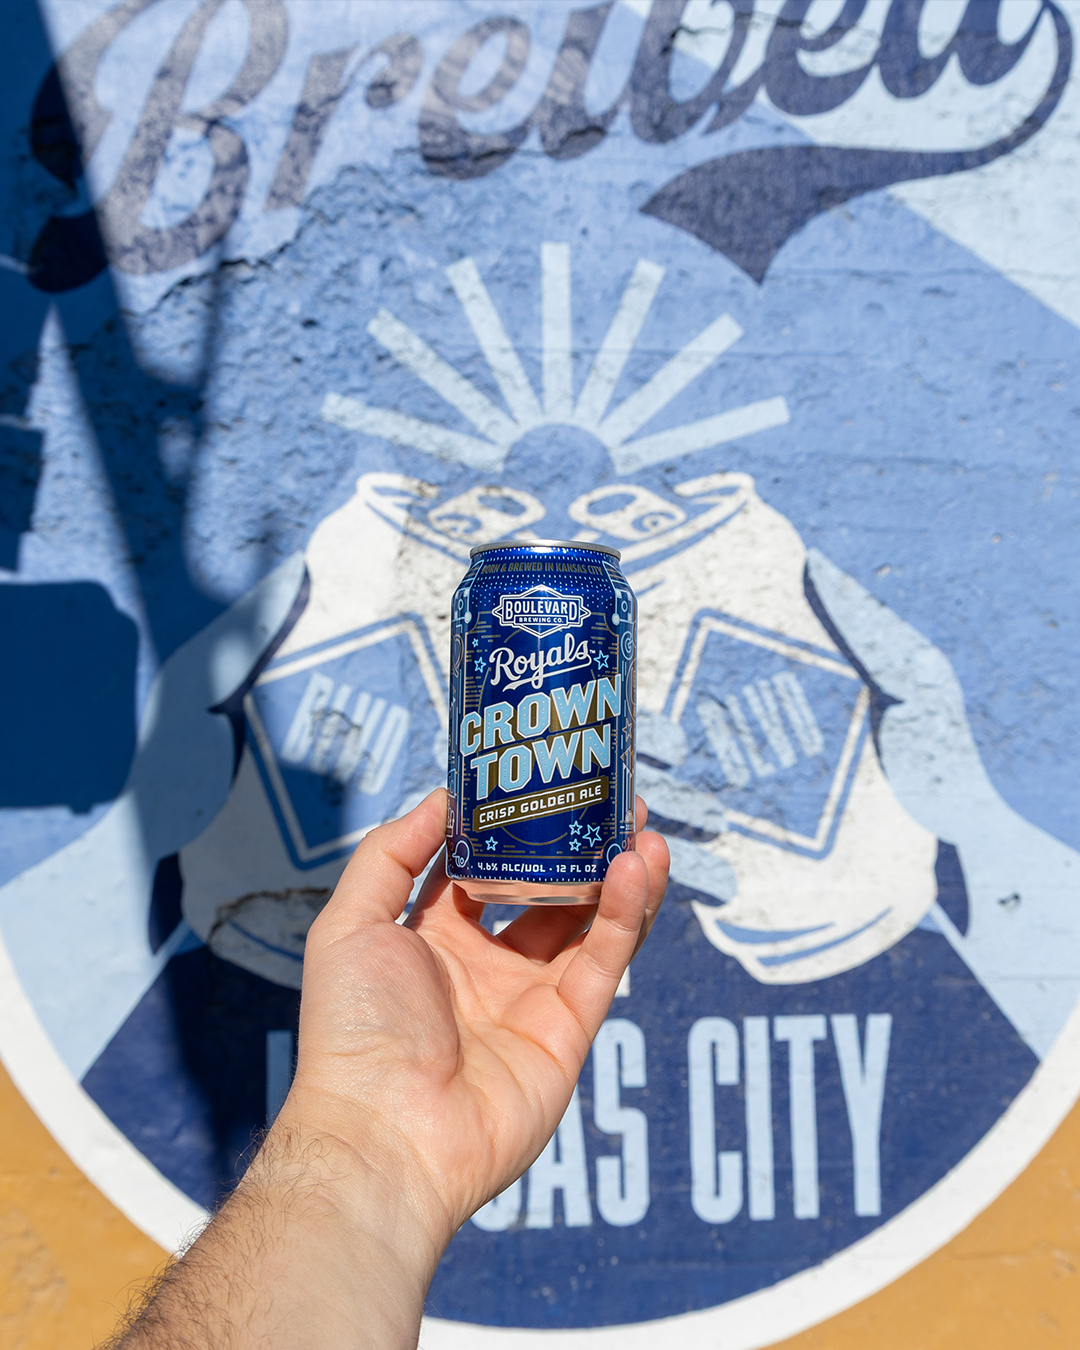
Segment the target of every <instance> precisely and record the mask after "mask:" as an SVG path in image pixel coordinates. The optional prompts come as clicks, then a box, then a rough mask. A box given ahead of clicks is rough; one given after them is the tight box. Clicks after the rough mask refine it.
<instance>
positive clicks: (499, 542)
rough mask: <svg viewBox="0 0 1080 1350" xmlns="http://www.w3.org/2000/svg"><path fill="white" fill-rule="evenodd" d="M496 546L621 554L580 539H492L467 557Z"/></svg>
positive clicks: (486, 551)
mask: <svg viewBox="0 0 1080 1350" xmlns="http://www.w3.org/2000/svg"><path fill="white" fill-rule="evenodd" d="M496 548H533V549H540V550H544V549H549V548H573V549H577V550H579V551H580V552H584V553H606V554H607V555H608V557H610V558H614V559H615V561H616V562H619V561H620V560H621V558H622V554H621V553H620V552H619V550H618V549H617V548H611V547H610V546H609V545H608V544H587V543H585V541H584V540H582V539H494V540H492V542H491V543H490V544H476V545H474V546H473V547H472V548H471V549H469V557H470V558H475V557H476V555H477V554H478V553H490V552H491V550H492V549H496Z"/></svg>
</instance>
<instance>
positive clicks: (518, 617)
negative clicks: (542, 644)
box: [491, 586, 590, 637]
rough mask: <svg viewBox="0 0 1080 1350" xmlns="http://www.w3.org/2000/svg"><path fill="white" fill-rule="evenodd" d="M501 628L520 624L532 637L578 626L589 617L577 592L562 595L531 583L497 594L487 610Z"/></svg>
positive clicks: (583, 601) (547, 587) (516, 626)
mask: <svg viewBox="0 0 1080 1350" xmlns="http://www.w3.org/2000/svg"><path fill="white" fill-rule="evenodd" d="M491 612H492V614H493V615H494V616H495V618H496V619H498V621H499V622H500V623H501V624H502V626H503V627H504V628H520V629H522V630H523V631H524V632H526V633H532V634H533V635H534V636H535V637H546V636H547V634H548V633H558V632H560V631H561V630H562V629H563V628H579V627H580V626H581V624H582V622H583V621H584V620H585V619H587V618H588V617H589V614H590V611H589V610H587V609H586V608H585V600H584V597H583V596H580V595H564V594H563V593H562V592H561V591H556V590H552V588H551V587H550V586H532V587H530V589H529V590H527V591H518V592H517V593H516V594H513V595H500V596H499V603H498V604H497V605H496V606H495V608H494V609H493V610H492V611H491Z"/></svg>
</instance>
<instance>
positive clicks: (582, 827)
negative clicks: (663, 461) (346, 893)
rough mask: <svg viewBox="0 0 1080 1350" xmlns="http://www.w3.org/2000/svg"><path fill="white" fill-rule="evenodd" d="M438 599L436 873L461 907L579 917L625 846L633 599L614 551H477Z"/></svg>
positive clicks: (565, 545)
mask: <svg viewBox="0 0 1080 1350" xmlns="http://www.w3.org/2000/svg"><path fill="white" fill-rule="evenodd" d="M469 557H470V566H469V570H468V572H466V574H465V577H464V578H463V580H462V582H461V585H460V586H459V587H458V589H457V591H456V592H455V594H454V603H453V612H452V615H451V628H450V756H449V773H448V778H447V786H448V788H449V791H450V804H449V808H448V813H447V822H446V871H447V874H448V875H449V876H450V877H451V878H452V879H453V880H454V881H456V882H458V883H459V884H460V885H461V886H462V887H464V889H465V891H466V892H467V893H468V894H469V895H470V896H471V897H472V898H473V899H474V900H481V901H488V902H496V903H502V904H519V905H535V904H578V903H581V904H588V903H594V902H595V901H596V899H597V897H598V896H599V894H600V885H601V883H602V881H603V879H604V875H605V874H606V872H607V869H608V864H609V863H610V862H611V860H612V858H614V857H615V856H616V855H617V854H619V853H622V852H623V850H624V849H629V848H632V847H633V841H634V702H635V694H636V687H635V670H636V653H637V601H636V600H635V598H634V594H633V592H632V591H631V589H630V587H629V585H628V584H627V581H626V578H625V577H624V576H623V574H622V569H621V568H620V566H619V553H618V550H617V549H613V548H608V547H606V546H605V545H602V544H584V543H580V542H577V541H569V542H567V541H562V540H530V541H529V542H527V543H521V542H520V541H518V540H514V539H504V540H500V541H497V542H495V543H491V544H479V545H477V547H476V548H474V549H473V550H472V551H471V553H470V555H469Z"/></svg>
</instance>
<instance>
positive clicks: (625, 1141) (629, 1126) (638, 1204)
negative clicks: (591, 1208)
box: [592, 1017, 649, 1228]
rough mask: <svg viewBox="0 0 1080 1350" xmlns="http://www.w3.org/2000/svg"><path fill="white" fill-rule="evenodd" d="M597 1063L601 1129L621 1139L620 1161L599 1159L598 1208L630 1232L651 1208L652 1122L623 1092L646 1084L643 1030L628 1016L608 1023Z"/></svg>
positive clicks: (596, 1113)
mask: <svg viewBox="0 0 1080 1350" xmlns="http://www.w3.org/2000/svg"><path fill="white" fill-rule="evenodd" d="M592 1061H593V1120H594V1121H595V1123H596V1128H597V1129H598V1130H602V1131H603V1133H604V1134H610V1135H620V1136H621V1137H622V1147H621V1149H620V1153H619V1155H618V1156H612V1155H611V1154H606V1155H604V1156H602V1157H599V1158H597V1160H596V1208H597V1209H598V1210H599V1211H600V1217H601V1218H602V1219H603V1220H604V1222H605V1223H609V1224H611V1225H612V1226H613V1227H616V1228H626V1227H628V1226H629V1225H630V1224H634V1223H640V1222H641V1220H642V1219H643V1218H644V1217H645V1215H646V1213H647V1212H648V1209H649V1122H648V1120H647V1119H646V1116H645V1112H644V1111H641V1110H639V1109H638V1108H637V1107H633V1106H623V1104H622V1100H621V1089H622V1088H624V1087H626V1088H643V1087H644V1086H645V1083H646V1076H645V1037H644V1035H643V1034H642V1031H641V1028H640V1027H639V1026H637V1025H636V1024H635V1023H634V1022H630V1021H628V1020H627V1019H626V1018H625V1017H612V1018H609V1019H608V1020H607V1021H606V1022H604V1023H603V1025H602V1026H601V1028H600V1030H599V1032H598V1033H597V1036H596V1040H595V1041H594V1042H593V1050H592Z"/></svg>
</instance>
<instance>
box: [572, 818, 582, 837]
mask: <svg viewBox="0 0 1080 1350" xmlns="http://www.w3.org/2000/svg"><path fill="white" fill-rule="evenodd" d="M580 830H581V821H580V820H572V821H571V822H570V833H571V834H578V833H579V832H580Z"/></svg>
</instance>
